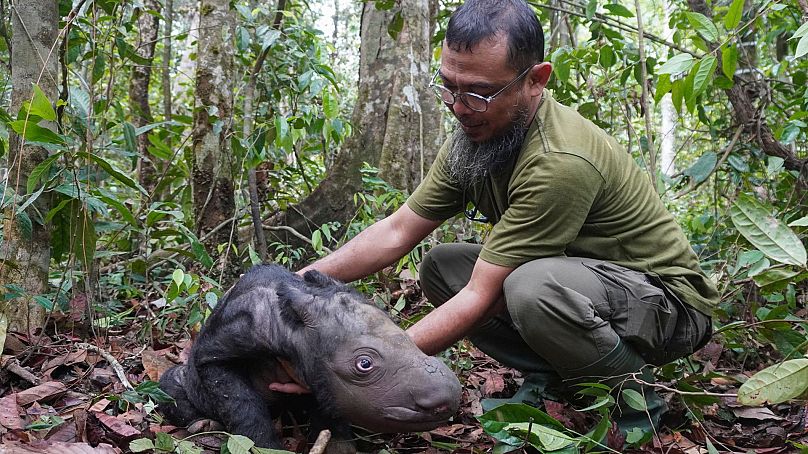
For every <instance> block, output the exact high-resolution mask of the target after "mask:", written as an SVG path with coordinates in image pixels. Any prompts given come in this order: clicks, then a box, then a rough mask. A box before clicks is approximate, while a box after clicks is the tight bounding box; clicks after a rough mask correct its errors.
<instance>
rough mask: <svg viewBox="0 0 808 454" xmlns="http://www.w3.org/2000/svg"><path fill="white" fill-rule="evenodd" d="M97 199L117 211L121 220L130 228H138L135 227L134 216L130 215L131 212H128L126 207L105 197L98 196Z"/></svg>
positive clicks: (135, 220)
mask: <svg viewBox="0 0 808 454" xmlns="http://www.w3.org/2000/svg"><path fill="white" fill-rule="evenodd" d="M98 198H99V199H100V200H101V201H102V202H104V203H106V204H107V205H110V206H112V207H113V208H115V210H116V211H118V213H120V214H121V216H122V217H123V219H124V220H125V221H126V222H128V223H129V224H130V225H131V226H132V227H137V226H138V225H137V219H135V215H134V214H132V212H131V211H130V210H129V208H127V207H126V205H124V204H123V203H121V202H119V201H118V200H116V199H113V198H111V197H107V196H104V195H101V196H98Z"/></svg>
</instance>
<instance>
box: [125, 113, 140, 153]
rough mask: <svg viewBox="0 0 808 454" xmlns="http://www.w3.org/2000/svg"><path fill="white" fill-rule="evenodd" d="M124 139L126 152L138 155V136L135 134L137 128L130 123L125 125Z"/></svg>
mask: <svg viewBox="0 0 808 454" xmlns="http://www.w3.org/2000/svg"><path fill="white" fill-rule="evenodd" d="M123 138H124V143H125V144H126V151H128V152H130V153H132V154H136V153H137V135H136V134H135V126H134V125H133V124H132V123H129V122H128V121H127V122H125V123H124V124H123Z"/></svg>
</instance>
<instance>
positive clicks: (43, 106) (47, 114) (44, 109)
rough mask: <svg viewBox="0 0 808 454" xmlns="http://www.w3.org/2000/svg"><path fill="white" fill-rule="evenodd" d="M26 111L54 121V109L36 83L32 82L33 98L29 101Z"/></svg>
mask: <svg viewBox="0 0 808 454" xmlns="http://www.w3.org/2000/svg"><path fill="white" fill-rule="evenodd" d="M28 112H29V113H30V114H31V115H36V116H38V117H41V118H43V119H45V120H48V121H56V111H55V110H53V105H52V104H51V102H50V101H49V100H48V97H47V96H45V93H44V92H43V91H42V89H41V88H39V85H36V84H34V100H33V101H32V102H31V106H30V108H29V109H28Z"/></svg>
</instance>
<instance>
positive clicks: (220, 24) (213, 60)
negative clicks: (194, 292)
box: [193, 0, 238, 279]
mask: <svg viewBox="0 0 808 454" xmlns="http://www.w3.org/2000/svg"><path fill="white" fill-rule="evenodd" d="M234 22H235V21H234V19H233V15H232V12H231V10H230V1H229V0H202V1H201V2H200V9H199V40H198V46H199V47H198V51H197V62H196V63H197V64H196V101H195V105H194V130H193V205H194V213H195V215H196V219H195V221H196V223H195V225H196V230H197V234H198V235H199V237H200V239H201V238H205V240H204V241H203V243H204V244H205V246H206V248H207V250H208V252H209V253H211V254H213V255H214V256H215V257H214V258H215V259H217V262H218V266H219V269H220V270H221V271H222V272H223V277H224V278H225V279H230V278H233V277H235V276H237V275H238V270H237V266H236V259H237V257H234V254H233V253H232V252H231V251H230V248H229V247H224V248H222V249H221V251H222V252H221V253H219V252H218V251H219V246H220V245H227V244H229V243H230V241H231V233H232V223H233V217H234V215H235V195H234V184H233V181H234V171H233V156H232V150H231V147H230V137H231V135H232V129H233V127H232V124H233V87H234V84H233V78H234V75H233V53H234V50H233V46H234V42H235V34H234V29H235V23H234ZM212 232H213V233H212Z"/></svg>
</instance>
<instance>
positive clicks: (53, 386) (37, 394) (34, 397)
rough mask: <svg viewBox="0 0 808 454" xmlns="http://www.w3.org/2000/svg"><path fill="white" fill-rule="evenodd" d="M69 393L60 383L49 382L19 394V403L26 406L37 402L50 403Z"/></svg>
mask: <svg viewBox="0 0 808 454" xmlns="http://www.w3.org/2000/svg"><path fill="white" fill-rule="evenodd" d="M66 391H67V386H65V385H64V383H62V382H59V381H49V382H45V383H42V384H41V385H38V386H34V387H33V388H28V389H26V390H25V391H20V392H18V393H17V403H18V404H19V405H22V406H25V405H28V404H30V403H33V402H37V401H40V400H41V401H48V400H50V399H53V398H55V397H57V396H59V395H61V394H63V393H65V392H66Z"/></svg>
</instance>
